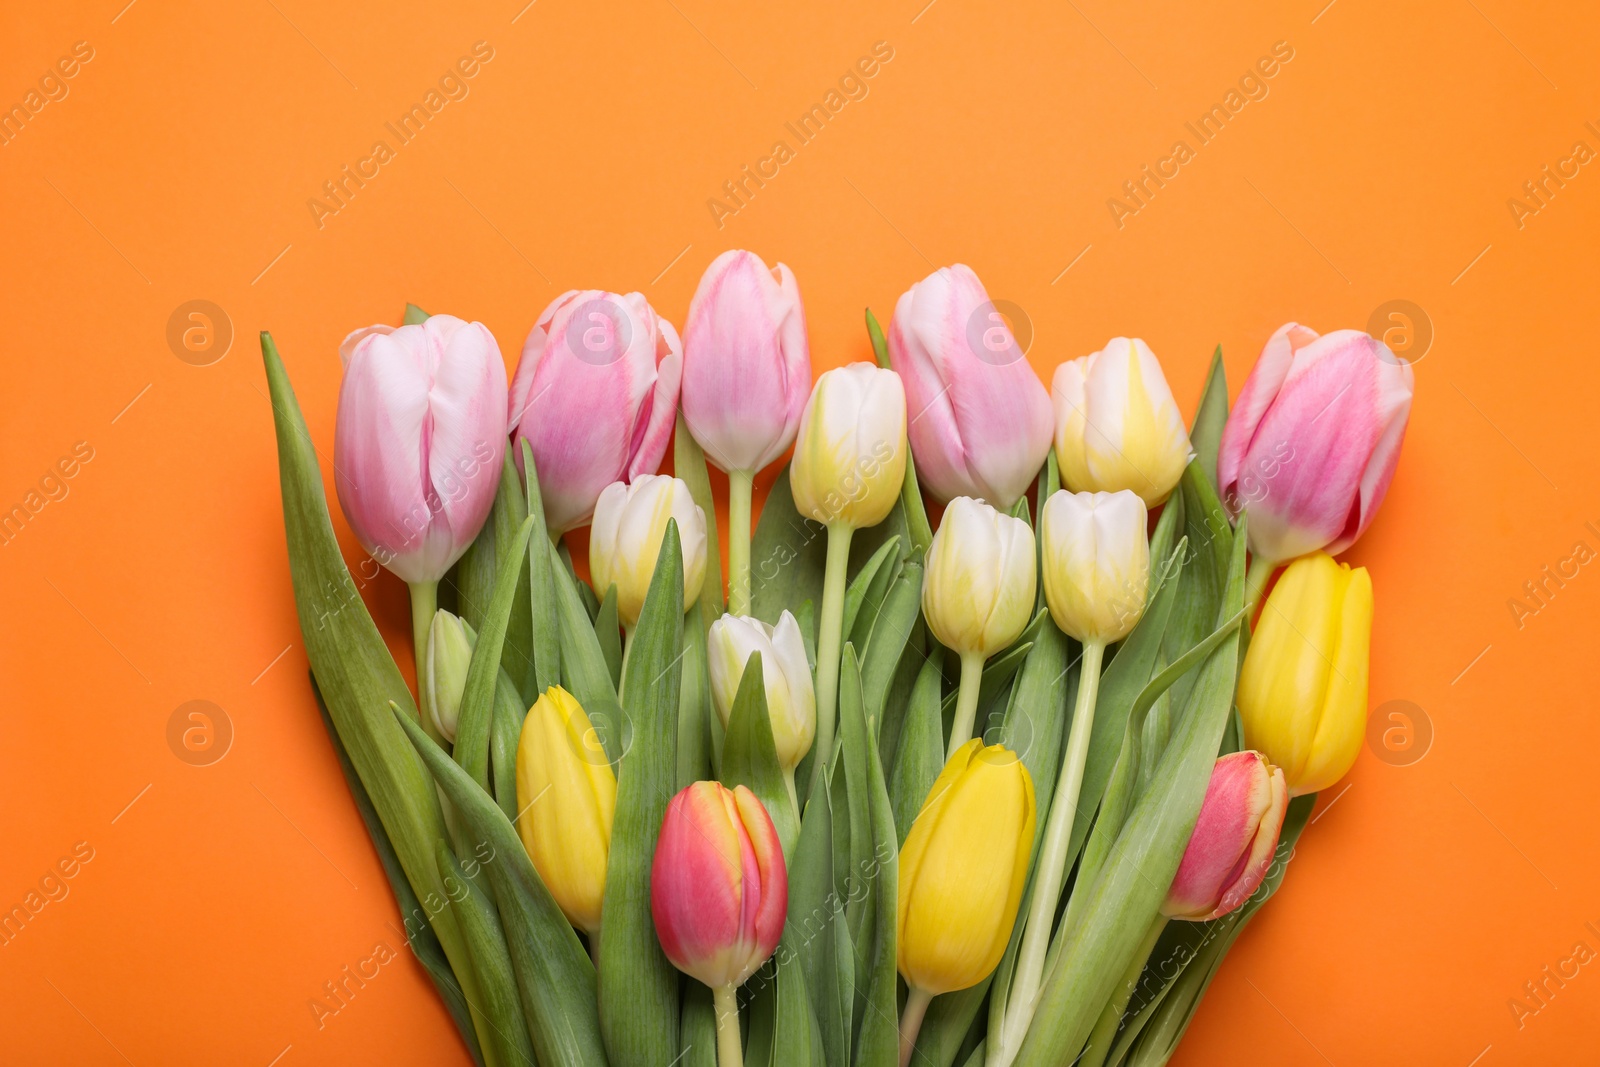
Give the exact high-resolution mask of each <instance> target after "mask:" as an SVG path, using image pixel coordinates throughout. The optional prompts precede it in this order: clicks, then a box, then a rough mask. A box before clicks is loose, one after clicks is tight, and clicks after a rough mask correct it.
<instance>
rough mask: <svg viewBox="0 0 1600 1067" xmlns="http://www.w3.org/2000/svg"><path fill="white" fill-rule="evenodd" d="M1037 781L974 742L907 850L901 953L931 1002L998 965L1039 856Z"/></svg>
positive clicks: (927, 805) (932, 798)
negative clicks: (1036, 848) (1035, 856)
mask: <svg viewBox="0 0 1600 1067" xmlns="http://www.w3.org/2000/svg"><path fill="white" fill-rule="evenodd" d="M1033 827H1034V799H1033V781H1032V779H1031V778H1030V777H1029V775H1028V769H1027V767H1025V766H1023V763H1022V760H1021V759H1020V758H1018V756H1017V754H1016V753H1015V752H1012V751H1010V750H1009V749H1006V748H1004V747H1002V746H1000V745H991V746H989V747H988V748H985V747H984V746H983V742H982V741H980V740H979V739H977V738H973V739H972V740H971V741H968V742H967V743H966V744H964V745H962V746H961V748H960V749H958V750H957V751H956V754H955V755H954V756H952V757H951V758H950V760H949V761H948V762H947V763H946V764H945V766H944V770H942V771H941V772H939V777H938V779H937V780H936V781H935V782H934V783H933V788H932V789H931V790H930V791H929V792H928V799H927V800H926V802H924V803H923V805H922V810H921V812H919V813H918V814H917V818H916V821H914V822H913V823H912V824H911V832H910V833H909V834H907V835H906V843H905V845H904V847H903V848H901V850H900V878H899V899H898V902H897V906H896V909H895V947H896V952H897V956H898V964H899V968H900V973H901V974H902V975H904V976H905V980H906V984H907V985H908V986H910V987H911V988H912V989H913V990H917V991H919V992H920V993H922V994H923V995H926V996H936V995H938V994H940V993H948V992H951V991H952V990H956V989H966V988H968V987H969V986H974V985H977V984H978V983H979V982H981V981H982V980H983V979H984V978H985V977H986V976H987V975H989V973H990V972H992V971H993V970H994V969H995V966H996V965H997V964H998V963H999V962H1000V957H1001V955H1002V954H1003V953H1004V952H1005V949H1006V942H1007V941H1009V940H1010V938H1011V927H1012V924H1013V923H1015V921H1016V918H1017V907H1018V905H1019V904H1020V903H1021V900H1022V887H1023V883H1024V882H1025V881H1026V880H1027V877H1028V859H1029V857H1030V855H1031V853H1032V851H1033Z"/></svg>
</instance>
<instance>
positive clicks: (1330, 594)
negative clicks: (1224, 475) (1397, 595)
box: [1235, 552, 1372, 796]
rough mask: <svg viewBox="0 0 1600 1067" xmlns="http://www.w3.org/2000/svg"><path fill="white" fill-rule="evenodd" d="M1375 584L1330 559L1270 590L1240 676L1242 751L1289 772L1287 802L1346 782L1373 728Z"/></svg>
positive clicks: (1311, 561)
mask: <svg viewBox="0 0 1600 1067" xmlns="http://www.w3.org/2000/svg"><path fill="white" fill-rule="evenodd" d="M1371 641H1372V579H1371V578H1369V577H1368V576H1367V572H1366V569H1365V568H1363V567H1357V568H1355V569H1354V570H1351V569H1350V567H1349V566H1348V565H1346V564H1341V563H1335V562H1334V560H1333V557H1331V556H1329V555H1328V554H1327V553H1325V552H1315V553H1313V554H1311V555H1309V556H1302V557H1300V558H1299V559H1297V560H1295V561H1294V562H1293V563H1291V564H1290V565H1289V566H1288V568H1287V569H1285V570H1284V572H1283V575H1282V576H1281V577H1280V578H1279V579H1278V584H1277V585H1275V586H1273V588H1272V593H1271V594H1270V595H1269V596H1268V597H1267V603H1266V606H1265V607H1264V608H1262V610H1261V619H1260V621H1259V623H1258V624H1257V627H1256V632H1255V633H1254V634H1253V635H1252V636H1251V638H1250V648H1249V651H1247V652H1246V653H1245V657H1244V666H1243V667H1241V668H1240V670H1239V692H1238V694H1237V696H1236V697H1235V701H1236V703H1237V704H1238V705H1239V715H1240V717H1241V718H1242V719H1243V720H1244V735H1245V743H1246V744H1248V745H1249V746H1250V747H1251V748H1254V749H1259V750H1260V751H1261V752H1263V753H1265V754H1266V757H1267V758H1268V759H1270V760H1271V761H1272V762H1273V763H1274V764H1276V765H1277V766H1279V767H1282V768H1283V773H1284V777H1285V778H1286V779H1287V781H1288V783H1289V795H1290V796H1300V795H1302V794H1304V793H1315V792H1318V791H1319V790H1323V789H1326V788H1327V787H1328V786H1330V785H1332V784H1333V783H1334V782H1337V781H1338V780H1339V779H1340V778H1342V777H1344V774H1345V772H1346V771H1348V770H1349V769H1350V767H1351V765H1352V764H1353V763H1355V761H1356V756H1357V755H1358V754H1359V753H1360V751H1361V739H1362V737H1363V736H1364V735H1365V733H1366V729H1367V655H1368V650H1369V647H1370V645H1371Z"/></svg>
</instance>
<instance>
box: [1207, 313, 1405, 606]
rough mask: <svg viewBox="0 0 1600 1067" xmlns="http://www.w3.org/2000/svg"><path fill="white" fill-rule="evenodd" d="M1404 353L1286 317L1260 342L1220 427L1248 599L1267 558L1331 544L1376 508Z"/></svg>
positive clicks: (1396, 446) (1394, 437) (1347, 538)
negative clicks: (1240, 531) (1246, 512)
mask: <svg viewBox="0 0 1600 1067" xmlns="http://www.w3.org/2000/svg"><path fill="white" fill-rule="evenodd" d="M1412 391H1413V378H1412V373H1411V365H1410V364H1409V363H1404V362H1402V361H1401V360H1399V359H1397V358H1395V355H1394V353H1393V352H1390V351H1389V349H1388V347H1387V346H1386V345H1384V344H1383V343H1382V342H1381V341H1375V340H1373V339H1372V338H1371V337H1368V336H1367V335H1366V334H1364V333H1362V332H1361V331H1359V330H1335V331H1334V332H1333V333H1330V334H1325V335H1323V336H1321V337H1319V336H1317V333H1316V331H1315V330H1311V329H1308V328H1307V327H1304V326H1301V325H1300V324H1298V323H1294V322H1291V323H1289V324H1287V325H1285V326H1283V327H1281V328H1279V330H1278V332H1277V333H1275V334H1273V335H1272V337H1271V339H1270V340H1268V341H1267V344H1266V347H1265V348H1263V349H1262V350H1261V358H1260V359H1258V360H1256V365H1255V367H1254V368H1253V369H1252V370H1251V371H1250V377H1249V378H1247V379H1246V380H1245V383H1244V389H1243V390H1242V391H1241V392H1240V393H1239V400H1238V402H1237V403H1235V404H1234V406H1233V412H1232V413H1231V414H1230V415H1229V416H1228V424H1227V426H1226V427H1225V428H1224V429H1223V431H1222V445H1221V449H1220V451H1219V452H1218V454H1217V481H1218V483H1219V485H1218V489H1219V491H1220V492H1221V494H1222V501H1223V504H1224V505H1225V506H1226V507H1227V508H1228V510H1229V512H1230V513H1232V514H1234V515H1237V514H1238V513H1239V512H1240V511H1242V510H1243V509H1245V508H1247V507H1248V508H1249V509H1250V522H1249V539H1250V552H1251V554H1252V556H1254V557H1255V558H1254V559H1253V560H1252V563H1251V571H1252V575H1251V577H1252V581H1251V583H1250V586H1251V594H1252V602H1253V601H1254V599H1255V597H1257V596H1259V595H1260V590H1261V588H1262V587H1263V586H1264V585H1265V583H1266V579H1267V577H1268V575H1269V574H1270V573H1271V572H1272V569H1273V568H1274V567H1275V566H1277V565H1278V564H1280V563H1283V562H1285V561H1288V560H1291V559H1294V558H1295V557H1297V556H1303V555H1305V554H1306V553H1308V552H1315V551H1317V550H1319V549H1321V550H1323V551H1326V552H1328V553H1329V554H1330V555H1338V554H1339V553H1340V552H1343V551H1344V550H1345V549H1347V548H1349V547H1350V546H1351V545H1352V544H1354V543H1355V541H1356V538H1358V537H1360V536H1361V534H1362V533H1363V532H1365V530H1366V528H1367V527H1368V526H1369V525H1371V524H1372V519H1373V517H1374V516H1375V515H1376V514H1377V513H1378V505H1379V504H1382V503H1383V497H1384V494H1385V493H1386V492H1388V489H1389V480H1390V479H1391V478H1392V477H1394V468H1395V464H1396V463H1397V462H1399V459H1400V442H1401V440H1402V439H1403V438H1404V437H1405V433H1406V421H1407V420H1408V419H1409V418H1410V415H1411V394H1412Z"/></svg>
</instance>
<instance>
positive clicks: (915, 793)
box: [889, 660, 944, 848]
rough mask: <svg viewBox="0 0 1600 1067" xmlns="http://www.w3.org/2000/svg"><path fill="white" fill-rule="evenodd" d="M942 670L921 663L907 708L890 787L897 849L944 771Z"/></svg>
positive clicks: (928, 663) (932, 664)
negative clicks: (941, 707) (940, 697)
mask: <svg viewBox="0 0 1600 1067" xmlns="http://www.w3.org/2000/svg"><path fill="white" fill-rule="evenodd" d="M940 681H941V679H940V676H939V668H938V666H937V665H936V664H935V663H934V662H933V661H932V660H927V661H925V662H924V663H923V664H922V670H920V671H918V672H917V683H916V686H915V688H913V689H912V691H911V703H910V704H909V705H907V707H906V723H905V728H904V729H903V730H902V731H901V735H900V747H899V751H898V752H897V753H896V754H895V761H894V774H893V776H892V777H891V779H890V784H889V806H890V808H891V809H892V811H893V813H894V825H895V847H897V848H898V847H899V846H900V845H902V844H904V843H905V840H906V835H907V834H909V833H910V832H911V824H912V822H913V821H915V819H916V817H917V813H918V812H920V811H921V810H922V804H923V802H924V801H925V800H927V799H928V791H929V790H931V789H932V788H933V783H934V781H935V780H936V779H938V777H939V772H940V771H941V770H943V769H944V721H943V719H941V718H940V716H939V688H940Z"/></svg>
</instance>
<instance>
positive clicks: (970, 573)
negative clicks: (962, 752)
mask: <svg viewBox="0 0 1600 1067" xmlns="http://www.w3.org/2000/svg"><path fill="white" fill-rule="evenodd" d="M1037 580H1038V576H1037V558H1036V555H1035V552H1034V544H1033V529H1032V528H1031V527H1030V526H1029V525H1028V524H1027V523H1026V522H1023V521H1022V520H1021V519H1017V518H1013V517H1012V516H1010V515H1007V514H1005V513H1004V512H1001V511H998V510H996V509H995V508H992V507H990V506H989V505H988V504H986V503H984V502H983V501H981V500H973V499H971V498H970V497H964V496H960V497H956V498H955V499H954V500H952V501H951V502H950V506H949V507H947V508H945V512H944V520H943V521H942V522H941V523H940V524H939V531H938V532H937V533H935V534H934V535H933V543H932V544H931V545H930V546H929V547H928V565H927V570H926V571H924V572H923V577H922V614H923V616H924V617H926V618H927V620H928V628H929V629H930V630H932V631H933V636H934V637H936V638H938V639H939V643H940V644H942V645H944V646H945V647H946V648H948V649H950V650H951V651H953V652H955V653H956V654H957V655H959V656H960V657H961V688H960V696H959V697H957V700H956V713H955V719H954V721H953V723H952V725H951V728H950V747H949V755H952V756H953V755H955V751H956V749H958V748H960V747H961V746H962V745H964V744H966V743H967V739H968V738H970V737H971V736H972V725H973V720H974V718H975V717H976V713H977V709H978V686H979V682H980V680H981V679H982V677H983V661H984V660H985V659H987V658H988V657H990V656H992V655H994V654H995V653H996V652H998V651H1000V650H1001V649H1003V648H1005V647H1006V646H1008V645H1010V644H1011V643H1012V642H1013V641H1015V640H1016V639H1017V637H1018V636H1019V635H1020V634H1021V633H1022V631H1023V629H1024V628H1025V627H1026V626H1027V625H1028V619H1029V618H1030V617H1031V616H1032V615H1033V601H1034V593H1035V591H1036V583H1037Z"/></svg>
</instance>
